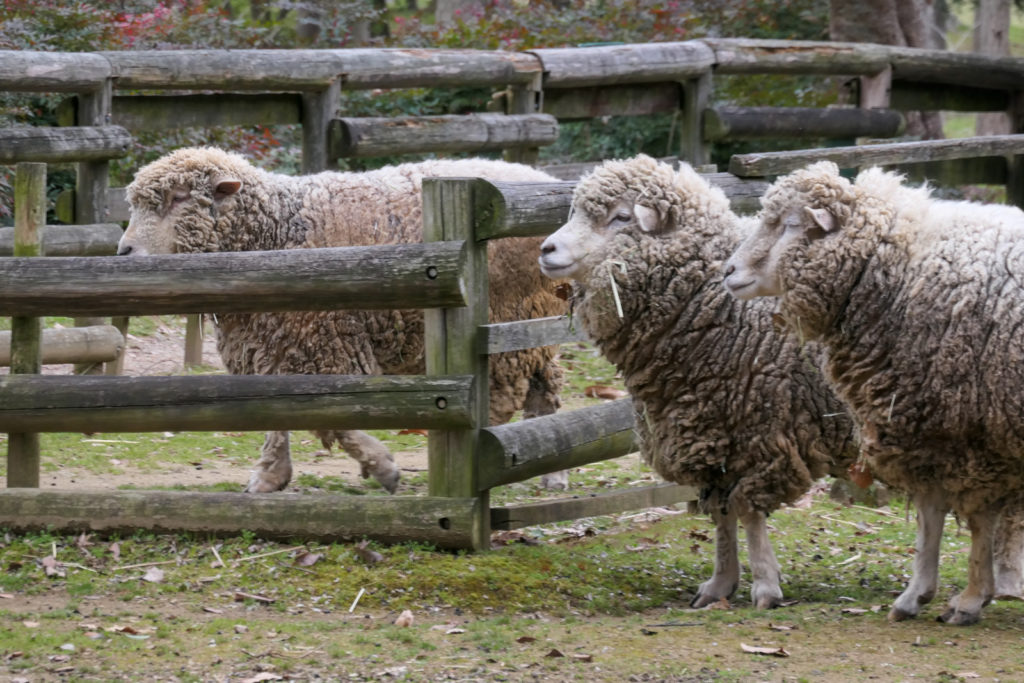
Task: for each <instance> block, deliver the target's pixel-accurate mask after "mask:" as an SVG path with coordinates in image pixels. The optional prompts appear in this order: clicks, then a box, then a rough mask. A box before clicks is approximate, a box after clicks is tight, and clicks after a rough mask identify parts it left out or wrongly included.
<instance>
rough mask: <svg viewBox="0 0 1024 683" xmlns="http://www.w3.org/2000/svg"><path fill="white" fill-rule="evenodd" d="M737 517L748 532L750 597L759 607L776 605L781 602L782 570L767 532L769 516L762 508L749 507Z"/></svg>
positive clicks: (766, 607)
mask: <svg viewBox="0 0 1024 683" xmlns="http://www.w3.org/2000/svg"><path fill="white" fill-rule="evenodd" d="M740 521H741V522H742V524H743V528H744V529H745V530H746V532H747V553H748V554H749V555H750V573H751V574H753V578H754V586H753V588H752V589H751V591H750V601H751V602H752V603H753V604H754V607H756V608H758V609H771V608H772V607H778V606H779V603H781V602H782V588H781V587H780V586H779V583H780V581H781V579H782V570H781V569H780V568H779V561H778V560H777V559H775V551H774V550H772V541H771V538H770V537H769V536H768V520H767V518H766V517H765V514H764V513H763V512H756V511H752V512H750V513H749V514H747V515H744V517H743V518H742V519H741V520H740Z"/></svg>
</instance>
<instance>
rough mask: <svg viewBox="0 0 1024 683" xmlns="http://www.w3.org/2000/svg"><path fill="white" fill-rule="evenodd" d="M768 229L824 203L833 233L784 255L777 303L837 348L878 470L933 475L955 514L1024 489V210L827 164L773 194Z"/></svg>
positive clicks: (914, 482)
mask: <svg viewBox="0 0 1024 683" xmlns="http://www.w3.org/2000/svg"><path fill="white" fill-rule="evenodd" d="M763 203H764V212H763V220H764V222H765V225H770V224H771V223H772V222H773V221H776V222H777V221H778V220H779V218H780V216H782V215H783V214H784V213H785V212H787V211H789V210H792V209H793V208H794V207H804V206H809V207H813V208H823V209H827V210H828V211H830V212H831V213H832V214H833V215H834V216H835V217H836V218H837V219H838V220H837V224H838V225H839V226H840V227H839V234H828V235H824V236H823V237H821V238H820V239H811V240H804V241H803V242H801V243H799V245H798V246H797V247H794V248H791V249H789V250H788V251H787V252H786V255H785V256H784V257H782V258H781V259H780V262H779V266H780V269H781V277H780V284H781V286H782V289H783V296H782V300H781V313H782V315H783V316H784V317H785V319H786V320H787V321H788V324H789V325H790V326H791V327H792V328H794V329H797V328H799V329H800V330H801V331H802V333H803V334H806V335H809V336H811V337H813V338H816V339H820V340H821V341H822V342H823V343H824V345H825V346H826V347H827V348H828V360H827V365H826V367H827V373H828V377H829V379H830V381H831V382H832V384H833V386H834V388H835V389H836V391H837V393H838V394H839V395H840V396H841V397H842V398H843V399H844V400H845V401H846V402H847V403H848V405H849V406H850V409H851V411H852V412H853V413H854V415H855V416H856V418H857V420H858V424H859V427H860V430H861V432H862V438H863V441H864V449H865V453H866V454H867V455H868V456H869V457H870V458H871V460H872V469H873V470H874V471H875V472H876V473H877V474H878V475H880V476H881V477H882V478H883V479H884V480H885V481H886V482H887V483H889V484H891V485H894V486H897V487H900V488H903V489H906V490H908V491H912V492H913V491H916V490H919V489H921V488H924V487H931V486H935V485H938V486H940V487H941V488H942V490H944V491H945V492H946V493H947V494H948V496H949V498H948V499H949V502H950V503H951V504H952V506H953V508H954V509H955V510H956V511H957V512H959V513H961V514H970V513H971V512H973V511H976V510H984V509H990V508H991V507H992V506H993V505H999V504H1001V503H1000V501H1003V502H1004V503H1009V502H1011V501H1012V499H1013V498H1014V497H1016V498H1018V499H1019V498H1020V497H1021V495H1022V492H1024V391H1022V389H1021V388H1022V387H1024V335H1022V334H1021V327H1022V325H1024V213H1022V212H1021V211H1019V210H1018V209H1016V208H1013V207H1007V206H1001V205H983V204H976V203H970V202H951V201H942V200H936V199H932V198H931V197H930V193H929V192H928V190H927V189H925V188H909V187H905V186H904V185H902V182H901V178H900V177H899V176H896V175H894V174H891V173H886V172H883V171H880V170H877V169H872V170H869V171H865V172H863V173H861V174H860V175H859V176H858V178H857V180H856V182H854V183H850V182H849V181H848V180H846V179H844V178H842V177H841V176H839V174H838V169H837V168H836V167H835V165H834V164H829V163H823V164H816V165H814V166H811V167H808V168H807V169H804V170H802V171H798V172H796V173H793V174H791V175H790V176H787V177H786V178H783V179H781V180H780V181H778V182H777V183H776V185H774V186H773V187H772V189H771V190H770V191H769V192H768V193H767V194H766V195H765V197H764V202H763Z"/></svg>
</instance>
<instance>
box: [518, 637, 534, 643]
mask: <svg viewBox="0 0 1024 683" xmlns="http://www.w3.org/2000/svg"><path fill="white" fill-rule="evenodd" d="M536 640H537V639H536V638H534V637H533V636H519V637H518V638H516V642H517V643H532V642H535V641H536Z"/></svg>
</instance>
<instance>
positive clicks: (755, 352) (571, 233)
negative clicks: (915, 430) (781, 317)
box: [539, 155, 857, 608]
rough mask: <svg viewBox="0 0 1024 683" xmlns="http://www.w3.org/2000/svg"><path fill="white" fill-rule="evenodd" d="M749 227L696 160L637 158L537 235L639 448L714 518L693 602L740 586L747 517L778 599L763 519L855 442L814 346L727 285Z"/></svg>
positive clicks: (771, 597)
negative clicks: (621, 389)
mask: <svg viewBox="0 0 1024 683" xmlns="http://www.w3.org/2000/svg"><path fill="white" fill-rule="evenodd" d="M751 227H752V219H741V218H739V217H737V216H736V215H735V214H734V213H733V212H732V211H731V210H730V208H729V202H728V200H727V199H726V197H725V195H724V194H723V193H722V191H721V190H720V189H718V188H716V187H712V186H710V185H709V184H708V183H707V182H706V181H705V180H704V179H703V178H701V177H700V176H699V175H698V174H697V173H695V172H694V171H693V169H692V168H690V167H689V166H687V165H686V164H681V165H680V168H679V170H678V171H675V170H673V169H672V167H671V166H669V165H667V164H664V163H660V162H658V161H655V160H654V159H651V158H650V157H647V156H643V155H641V156H638V157H636V158H634V159H630V160H626V161H608V162H605V163H604V164H603V165H601V166H599V167H598V168H597V169H596V170H594V171H593V173H591V174H590V175H588V176H586V177H584V178H583V179H582V180H581V181H580V183H579V185H578V186H577V187H576V189H575V193H574V195H573V203H572V213H571V214H570V218H569V221H568V222H567V223H566V224H565V225H564V226H562V227H561V228H560V229H559V230H558V231H557V232H555V233H554V234H552V235H551V236H550V237H548V238H547V239H546V240H545V241H544V243H543V244H542V245H541V256H540V259H539V262H540V267H541V270H542V271H543V272H544V273H545V274H547V275H548V276H550V277H553V278H567V277H571V278H573V279H574V284H573V289H574V294H573V308H572V316H573V318H574V319H575V320H578V321H579V324H580V325H581V326H582V328H583V329H584V330H585V331H586V332H587V334H588V335H589V336H590V338H591V339H592V340H593V341H594V342H595V343H596V344H597V346H598V347H599V348H600V350H601V352H602V353H603V354H604V355H605V356H606V357H607V358H608V360H610V361H611V362H613V363H614V364H615V365H616V366H617V367H618V369H619V370H620V371H621V372H622V375H623V377H624V379H625V384H626V386H627V388H628V389H629V391H630V394H631V395H632V398H633V403H634V406H635V409H636V414H637V417H636V424H637V432H638V434H639V436H640V442H641V450H642V453H643V456H644V458H645V460H646V461H647V462H648V463H649V464H650V465H651V466H652V467H653V468H654V469H655V470H656V471H657V472H658V474H660V475H661V476H662V477H664V478H665V479H667V480H669V481H673V482H677V483H680V484H688V485H692V486H695V487H697V488H698V489H699V490H700V492H701V494H700V495H701V503H702V506H703V507H704V508H705V509H706V510H707V511H708V512H710V514H711V517H712V519H713V520H714V523H715V543H716V553H715V568H714V574H713V575H712V577H711V579H709V580H708V581H707V582H705V583H703V584H702V585H701V586H700V588H699V589H698V591H697V594H696V595H695V596H694V598H693V601H692V603H691V604H692V605H693V606H696V607H703V606H706V605H709V604H712V603H715V602H717V601H719V600H720V599H722V598H726V597H729V596H730V595H731V594H732V593H733V592H734V591H735V590H736V588H737V585H738V583H739V579H740V564H739V559H738V547H737V534H736V523H737V520H739V521H740V522H742V524H743V527H744V528H745V530H746V534H747V541H748V549H749V555H750V565H751V572H752V574H753V586H752V593H751V595H752V602H753V604H754V605H755V606H756V607H759V608H768V607H773V606H776V605H778V604H779V602H780V601H781V600H782V590H781V587H780V585H779V582H780V569H779V564H778V561H777V560H776V558H775V555H774V553H773V551H772V546H771V541H770V539H769V538H768V530H767V524H766V516H767V515H768V514H769V513H771V512H772V511H773V510H776V509H777V508H779V507H780V506H781V505H782V504H784V503H792V502H794V501H795V500H797V499H798V498H800V497H801V496H803V495H804V494H805V493H807V491H808V490H809V489H810V487H811V484H812V483H813V482H814V481H815V480H816V479H818V478H820V477H822V476H824V475H825V474H826V473H828V472H830V471H833V472H836V473H845V469H846V466H847V465H849V464H851V463H852V462H853V460H854V458H855V457H856V454H857V449H856V445H855V443H854V441H853V436H852V422H851V420H850V419H849V418H848V416H846V414H845V413H844V412H843V409H842V407H841V405H840V403H839V402H838V400H837V399H835V398H834V397H833V396H832V395H831V393H830V392H829V391H828V390H827V389H826V388H825V384H824V380H823V379H822V377H821V373H820V370H819V369H818V367H817V361H816V358H815V355H814V353H813V352H812V351H811V350H810V349H806V348H805V349H801V348H800V347H799V345H798V344H796V343H795V342H794V341H793V340H791V339H789V337H788V336H787V335H785V334H783V333H779V332H776V330H775V328H774V325H773V321H772V312H771V307H770V306H768V305H765V304H757V303H755V304H743V303H740V302H738V301H736V300H735V299H733V298H731V297H730V296H728V294H726V292H725V291H724V289H723V288H722V274H721V270H722V264H723V263H724V261H725V259H726V258H727V257H728V255H729V254H730V253H732V250H733V249H734V248H735V247H736V245H737V244H739V242H740V240H741V238H742V237H743V236H744V234H745V233H746V232H747V231H748V229H749V228H751Z"/></svg>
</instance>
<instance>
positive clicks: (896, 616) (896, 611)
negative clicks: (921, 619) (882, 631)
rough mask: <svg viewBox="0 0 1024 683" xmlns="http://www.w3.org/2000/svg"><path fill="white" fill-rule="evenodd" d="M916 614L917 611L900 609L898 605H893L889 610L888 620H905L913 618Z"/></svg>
mask: <svg viewBox="0 0 1024 683" xmlns="http://www.w3.org/2000/svg"><path fill="white" fill-rule="evenodd" d="M916 616H917V612H908V611H907V610H905V609H900V608H899V607H893V608H892V609H891V610H889V621H891V622H897V621H906V620H907V619H913V618H914V617H916Z"/></svg>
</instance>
